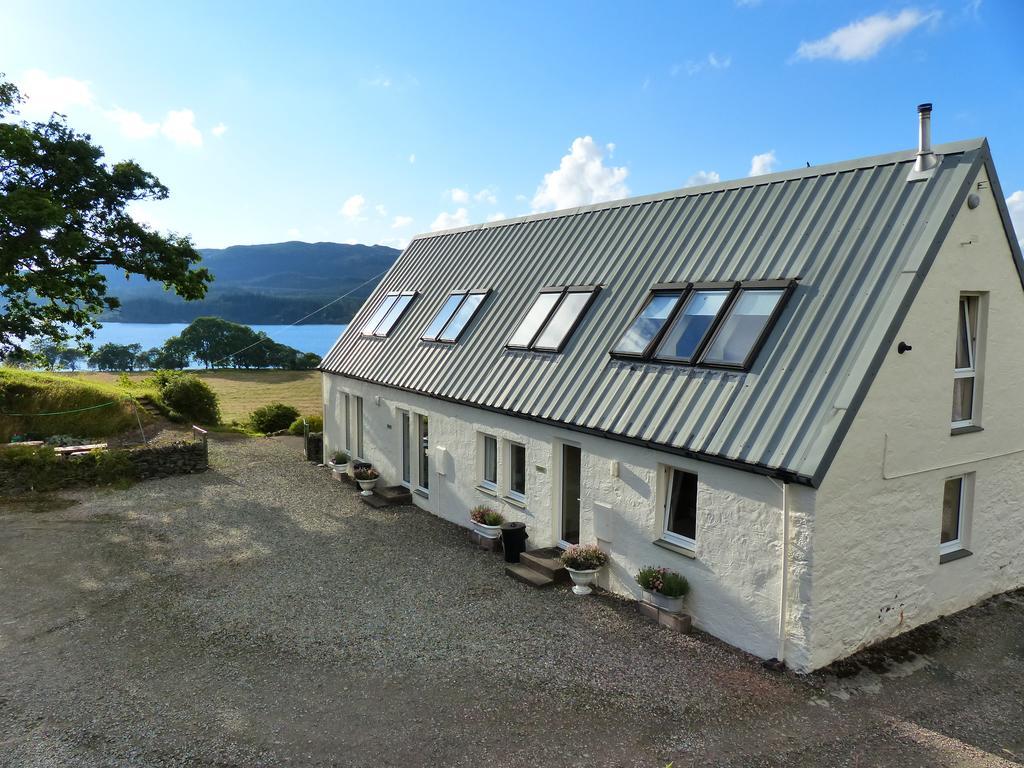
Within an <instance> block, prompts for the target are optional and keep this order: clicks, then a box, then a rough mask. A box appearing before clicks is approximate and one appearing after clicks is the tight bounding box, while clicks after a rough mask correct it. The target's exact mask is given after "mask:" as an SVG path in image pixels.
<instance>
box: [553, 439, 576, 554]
mask: <svg viewBox="0 0 1024 768" xmlns="http://www.w3.org/2000/svg"><path fill="white" fill-rule="evenodd" d="M560 512H561V515H560V517H561V522H560V530H559V534H560V535H561V540H560V541H559V542H558V543H559V544H560V545H561V546H563V547H567V546H569V545H570V544H579V543H580V448H579V446H578V445H569V444H568V443H563V444H562V499H561V505H560Z"/></svg>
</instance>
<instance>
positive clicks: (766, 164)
mask: <svg viewBox="0 0 1024 768" xmlns="http://www.w3.org/2000/svg"><path fill="white" fill-rule="evenodd" d="M778 164H779V160H778V158H777V157H775V150H774V149H769V150H768V151H767V152H762V153H761V154H760V155H754V156H753V157H752V158H750V175H751V176H763V175H764V174H766V173H771V172H772V171H774V170H775V168H776V167H777V166H778Z"/></svg>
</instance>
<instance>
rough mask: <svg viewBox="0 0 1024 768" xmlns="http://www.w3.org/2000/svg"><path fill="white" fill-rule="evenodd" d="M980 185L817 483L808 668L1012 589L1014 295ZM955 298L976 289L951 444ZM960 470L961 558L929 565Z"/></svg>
mask: <svg viewBox="0 0 1024 768" xmlns="http://www.w3.org/2000/svg"><path fill="white" fill-rule="evenodd" d="M987 178H988V177H987V175H986V174H985V173H984V172H983V173H982V174H981V176H980V177H979V179H978V181H979V182H982V188H980V189H979V188H977V185H975V191H976V192H977V193H978V194H979V195H980V196H981V199H982V202H981V205H980V206H979V207H978V208H977V209H976V210H973V211H972V210H970V209H968V207H967V206H966V205H965V206H964V208H963V209H962V210H961V211H960V212H959V213H958V214H957V218H956V220H955V221H954V224H953V226H952V228H951V230H950V233H949V236H948V237H947V239H946V242H945V243H944V244H943V246H942V248H941V250H940V252H939V254H938V256H937V259H936V262H935V264H934V265H933V266H932V269H931V271H930V272H929V274H928V276H927V278H926V279H925V281H924V283H923V285H922V286H921V290H920V292H919V293H918V296H917V299H916V300H915V302H914V305H913V306H912V307H911V309H910V312H909V314H908V316H907V318H906V319H905V321H904V323H903V326H902V328H901V330H900V333H899V336H898V337H897V342H898V341H900V340H903V341H906V342H907V343H908V344H910V345H912V346H913V350H912V351H910V352H907V353H906V354H903V355H899V354H897V352H896V344H895V343H894V344H893V348H892V349H891V350H890V352H889V354H888V356H887V357H886V359H885V362H884V364H883V366H882V368H881V370H880V371H879V374H878V376H877V377H876V379H875V381H874V383H873V384H872V386H871V389H870V391H869V393H868V396H867V398H866V400H865V402H864V404H863V405H862V407H861V410H860V412H859V413H858V416H857V418H856V419H855V421H854V424H853V426H852V428H851V430H850V432H849V434H848V435H847V437H846V439H845V441H844V442H843V445H842V447H841V448H840V450H839V452H838V454H837V456H836V459H835V461H834V463H833V465H832V467H831V469H830V470H829V472H828V474H827V475H826V477H825V480H824V482H823V483H822V485H821V488H820V489H819V493H818V499H817V508H816V518H815V520H814V522H813V525H814V529H813V544H812V554H813V561H814V563H815V567H814V569H813V582H812V586H810V587H809V589H810V591H811V600H810V603H811V617H810V621H809V627H810V647H811V649H812V653H811V657H810V659H808V666H810V667H818V666H821V665H823V664H826V663H828V662H830V661H832V660H834V659H836V658H839V657H843V656H846V655H849V654H850V653H852V652H854V651H856V650H857V649H859V648H861V647H863V646H866V645H868V644H871V643H873V642H875V641H877V640H879V639H882V638H885V637H888V636H890V635H893V634H897V633H900V632H902V631H905V630H907V629H910V628H912V627H915V626H918V625H920V624H923V623H925V622H928V621H931V620H933V619H935V618H937V617H939V616H941V615H944V614H948V613H952V612H954V611H957V610H960V609H963V608H966V607H968V606H970V605H972V604H974V603H975V602H977V601H978V600H981V599H983V598H985V597H987V596H989V595H992V594H996V593H999V592H1003V591H1006V590H1009V589H1012V588H1015V587H1018V586H1020V585H1022V584H1024V554H1022V553H1024V509H1022V506H1024V388H1022V386H1021V382H1022V381H1024V347H1022V338H1024V291H1022V288H1021V283H1020V279H1019V278H1018V275H1017V272H1016V270H1015V268H1014V265H1013V261H1012V258H1011V255H1010V249H1009V245H1008V243H1007V240H1006V236H1005V233H1004V231H1003V228H1002V224H1001V222H1000V219H999V216H998V212H997V210H996V206H995V201H994V199H993V196H992V193H991V190H990V189H989V188H988V184H987ZM961 291H965V292H970V291H979V292H987V294H988V295H987V305H988V306H987V324H983V327H982V336H983V344H984V346H983V359H982V377H983V378H982V380H981V387H982V392H981V405H982V408H981V413H982V418H981V425H982V426H983V428H984V431H983V432H978V433H974V434H963V435H955V436H951V435H950V418H951V409H952V394H953V375H952V371H953V353H954V343H955V339H956V327H957V326H956V324H957V314H956V313H957V304H958V299H959V296H960V293H961ZM985 319H986V318H985V316H984V314H983V315H982V317H981V320H982V321H983V322H984V320H985ZM986 325H987V327H986ZM964 472H974V473H976V477H975V488H974V503H973V512H972V518H971V520H970V534H969V541H968V543H967V547H968V549H970V550H971V551H972V552H973V555H972V556H970V557H967V558H964V559H962V560H957V561H955V562H948V563H945V564H941V565H940V563H939V529H940V520H941V511H942V494H943V483H944V480H945V479H946V478H947V477H951V476H954V475H958V474H961V473H964Z"/></svg>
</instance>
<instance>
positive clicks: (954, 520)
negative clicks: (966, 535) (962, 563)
mask: <svg viewBox="0 0 1024 768" xmlns="http://www.w3.org/2000/svg"><path fill="white" fill-rule="evenodd" d="M963 482H964V479H963V478H962V477H954V478H953V479H952V480H947V481H946V488H945V491H944V492H943V494H942V534H941V538H940V539H939V543H941V544H947V543H949V542H951V541H956V540H957V539H959V538H960V495H961V493H960V492H961V490H962V486H963Z"/></svg>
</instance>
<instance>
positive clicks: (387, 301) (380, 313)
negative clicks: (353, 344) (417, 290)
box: [362, 293, 398, 335]
mask: <svg viewBox="0 0 1024 768" xmlns="http://www.w3.org/2000/svg"><path fill="white" fill-rule="evenodd" d="M397 298H398V294H395V293H389V294H388V295H387V296H385V297H384V301H382V302H381V303H380V305H379V306H378V307H377V309H375V310H374V311H373V314H372V315H370V317H369V318H368V319H367V321H366V324H365V325H364V326H363V330H362V333H365V334H368V335H372V334H373V330H374V328H376V327H377V325H378V324H379V323H380V321H381V318H383V317H384V315H386V314H387V313H388V310H390V309H391V308H392V307H393V306H394V305H395V300H396V299H397Z"/></svg>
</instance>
